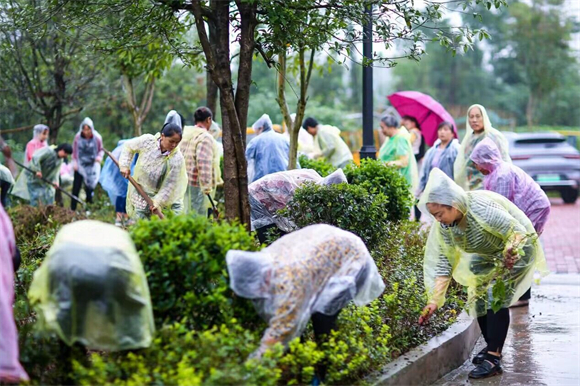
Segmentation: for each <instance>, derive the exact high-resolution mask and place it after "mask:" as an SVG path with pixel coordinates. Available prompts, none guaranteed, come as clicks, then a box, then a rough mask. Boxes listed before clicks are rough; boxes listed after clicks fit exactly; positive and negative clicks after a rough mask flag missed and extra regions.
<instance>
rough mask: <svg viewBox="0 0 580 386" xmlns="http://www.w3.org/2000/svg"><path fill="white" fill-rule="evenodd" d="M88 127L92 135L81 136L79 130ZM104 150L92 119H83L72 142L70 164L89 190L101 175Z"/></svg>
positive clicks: (95, 184) (101, 139) (93, 187)
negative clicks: (75, 168)
mask: <svg viewBox="0 0 580 386" xmlns="http://www.w3.org/2000/svg"><path fill="white" fill-rule="evenodd" d="M85 125H86V126H88V127H90V129H91V131H92V133H93V137H92V138H90V139H88V138H83V137H82V135H81V132H82V130H83V127H84V126H85ZM104 154H105V151H104V150H103V138H102V137H101V135H100V134H99V133H98V132H97V131H96V130H95V125H94V124H93V120H92V119H91V118H89V117H87V118H85V119H83V121H82V122H81V124H80V126H79V131H78V133H77V134H76V135H75V139H74V142H73V153H72V157H71V158H72V164H73V166H76V167H77V168H78V172H79V174H80V175H81V176H83V179H84V183H85V185H87V187H88V188H89V189H91V190H93V189H95V187H96V186H97V183H98V182H99V177H100V175H101V161H102V159H103V155H104Z"/></svg>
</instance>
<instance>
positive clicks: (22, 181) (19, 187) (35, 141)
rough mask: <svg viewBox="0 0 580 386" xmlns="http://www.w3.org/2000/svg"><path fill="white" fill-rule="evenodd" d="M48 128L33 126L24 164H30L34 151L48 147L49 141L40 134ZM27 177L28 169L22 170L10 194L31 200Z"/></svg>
mask: <svg viewBox="0 0 580 386" xmlns="http://www.w3.org/2000/svg"><path fill="white" fill-rule="evenodd" d="M46 129H48V126H46V125H42V124H39V125H35V126H34V128H33V137H32V139H31V140H30V141H29V142H28V143H27V144H26V149H25V151H24V160H23V162H24V166H28V164H29V163H30V161H31V160H32V156H33V155H34V152H36V151H37V150H39V149H42V148H43V147H47V146H48V143H47V142H46V141H41V140H40V135H41V134H42V133H43V132H44V130H46ZM27 180H28V179H27V178H26V170H22V171H21V172H20V174H19V175H18V177H17V178H16V183H15V184H14V186H13V187H12V190H11V191H10V194H12V195H14V196H16V197H20V198H21V199H23V200H26V201H29V200H30V195H29V194H28V186H27Z"/></svg>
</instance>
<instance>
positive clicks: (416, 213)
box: [415, 205, 421, 222]
mask: <svg viewBox="0 0 580 386" xmlns="http://www.w3.org/2000/svg"><path fill="white" fill-rule="evenodd" d="M415 221H417V222H419V221H421V211H420V210H419V207H418V206H417V205H415Z"/></svg>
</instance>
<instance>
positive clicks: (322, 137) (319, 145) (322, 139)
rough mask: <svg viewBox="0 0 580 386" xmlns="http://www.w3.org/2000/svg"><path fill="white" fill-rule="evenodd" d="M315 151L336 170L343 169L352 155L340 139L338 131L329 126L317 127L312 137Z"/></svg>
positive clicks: (336, 128) (350, 160)
mask: <svg viewBox="0 0 580 386" xmlns="http://www.w3.org/2000/svg"><path fill="white" fill-rule="evenodd" d="M314 148H315V151H316V152H317V153H319V154H321V155H322V156H323V157H324V158H326V160H327V161H328V162H329V163H330V164H332V166H334V167H336V168H343V167H345V166H346V165H347V164H348V163H349V162H352V153H351V152H350V149H349V148H348V145H347V144H346V143H345V142H344V141H343V140H342V138H341V137H340V129H339V128H338V127H334V126H329V125H318V132H317V133H316V135H315V136H314Z"/></svg>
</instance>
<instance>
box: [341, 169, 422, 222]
mask: <svg viewBox="0 0 580 386" xmlns="http://www.w3.org/2000/svg"><path fill="white" fill-rule="evenodd" d="M344 174H345V175H346V178H347V179H348V183H349V184H353V185H359V186H362V187H363V188H365V189H366V190H367V191H368V192H369V193H371V194H377V193H382V194H384V195H385V197H386V198H387V204H386V207H385V209H386V210H387V212H389V219H390V220H391V221H401V220H404V219H408V218H409V214H410V212H409V210H410V208H411V206H412V204H413V197H412V196H411V192H410V191H409V184H408V183H407V180H406V179H405V177H403V176H402V175H401V174H400V173H399V172H398V171H397V169H395V168H392V167H389V166H386V165H385V164H384V163H383V162H382V161H379V160H372V159H363V160H361V164H360V166H357V165H355V164H349V165H347V167H346V169H345V170H344Z"/></svg>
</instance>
